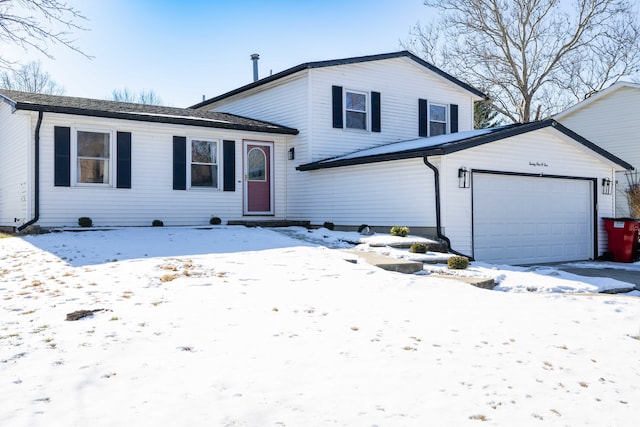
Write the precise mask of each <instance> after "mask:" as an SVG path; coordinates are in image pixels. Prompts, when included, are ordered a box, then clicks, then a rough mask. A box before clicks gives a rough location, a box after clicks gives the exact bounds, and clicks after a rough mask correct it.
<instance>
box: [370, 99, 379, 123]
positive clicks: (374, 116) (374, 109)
mask: <svg viewBox="0 0 640 427" xmlns="http://www.w3.org/2000/svg"><path fill="white" fill-rule="evenodd" d="M371 132H380V92H371Z"/></svg>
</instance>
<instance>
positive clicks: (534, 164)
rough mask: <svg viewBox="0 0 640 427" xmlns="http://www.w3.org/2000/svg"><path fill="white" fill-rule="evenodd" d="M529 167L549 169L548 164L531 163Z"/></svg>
mask: <svg viewBox="0 0 640 427" xmlns="http://www.w3.org/2000/svg"><path fill="white" fill-rule="evenodd" d="M529 166H533V167H540V168H547V167H549V165H548V164H547V163H546V162H529Z"/></svg>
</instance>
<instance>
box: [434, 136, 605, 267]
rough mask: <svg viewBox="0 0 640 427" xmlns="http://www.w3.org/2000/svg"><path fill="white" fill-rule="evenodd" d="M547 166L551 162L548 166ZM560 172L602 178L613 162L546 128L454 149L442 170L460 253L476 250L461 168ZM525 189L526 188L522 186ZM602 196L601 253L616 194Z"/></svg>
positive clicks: (450, 233)
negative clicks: (461, 184)
mask: <svg viewBox="0 0 640 427" xmlns="http://www.w3.org/2000/svg"><path fill="white" fill-rule="evenodd" d="M544 165H546V166H544ZM460 167H466V168H467V169H470V170H472V169H475V170H490V171H498V172H514V173H526V174H534V175H540V174H543V175H557V176H567V177H580V178H595V179H597V180H598V184H600V179H601V178H604V177H607V176H609V177H611V176H612V170H613V169H612V168H613V165H612V164H610V163H608V162H605V161H603V160H600V158H599V157H597V156H595V154H594V153H593V152H592V151H590V150H588V149H587V148H585V147H583V146H581V145H580V144H578V143H577V142H575V141H572V140H570V139H569V138H567V137H565V136H563V135H562V134H560V133H559V132H556V131H554V130H553V129H550V128H547V129H541V130H538V131H534V132H530V133H527V134H524V135H518V136H514V137H511V138H508V139H505V140H501V141H494V142H491V143H489V144H485V145H482V146H478V147H474V148H470V149H467V150H463V151H459V152H457V153H452V154H450V155H448V156H446V157H445V158H444V161H443V166H442V168H441V194H442V205H443V217H442V221H443V226H444V228H445V234H446V235H447V237H449V239H451V242H452V246H453V248H454V249H456V250H457V251H460V252H463V253H466V254H470V253H471V252H472V244H471V236H472V204H471V197H472V191H473V185H474V184H473V182H472V183H471V188H458V169H459V168H460ZM523 191H527V189H526V188H523ZM596 192H597V194H596V196H597V214H596V218H597V220H596V222H597V230H596V233H597V234H596V235H597V239H598V252H599V253H598V254H596V256H597V255H601V254H602V253H603V252H604V251H606V250H607V233H606V231H605V230H604V224H603V221H602V220H601V218H603V217H610V216H613V206H614V202H613V195H604V194H602V191H601V189H600V188H597V189H596Z"/></svg>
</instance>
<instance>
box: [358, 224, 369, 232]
mask: <svg viewBox="0 0 640 427" xmlns="http://www.w3.org/2000/svg"><path fill="white" fill-rule="evenodd" d="M368 229H369V226H368V225H367V224H362V225H361V226H360V227H358V233H362V232H363V231H366V230H368Z"/></svg>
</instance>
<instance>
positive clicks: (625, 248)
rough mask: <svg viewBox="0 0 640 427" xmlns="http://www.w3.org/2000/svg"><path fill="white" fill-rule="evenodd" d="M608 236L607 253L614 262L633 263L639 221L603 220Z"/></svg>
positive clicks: (635, 256)
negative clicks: (610, 254)
mask: <svg viewBox="0 0 640 427" xmlns="http://www.w3.org/2000/svg"><path fill="white" fill-rule="evenodd" d="M603 220H604V228H605V230H607V234H608V236H609V252H611V253H612V254H613V260H614V261H616V262H633V261H634V260H635V259H636V258H637V256H638V237H639V233H640V220H636V219H631V218H603Z"/></svg>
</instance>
